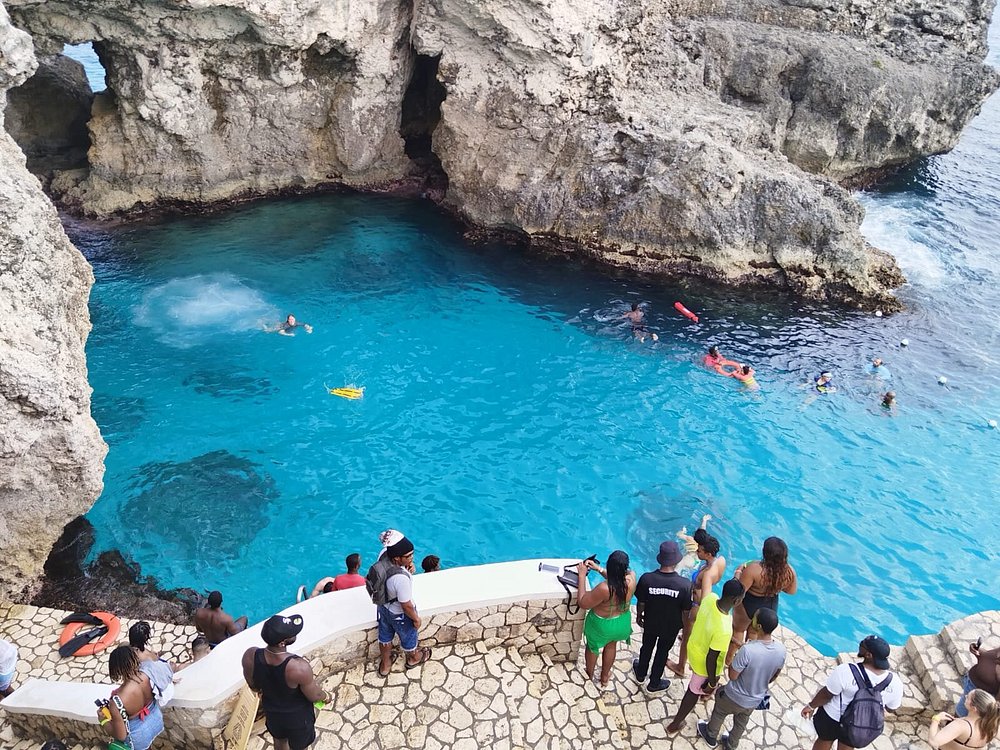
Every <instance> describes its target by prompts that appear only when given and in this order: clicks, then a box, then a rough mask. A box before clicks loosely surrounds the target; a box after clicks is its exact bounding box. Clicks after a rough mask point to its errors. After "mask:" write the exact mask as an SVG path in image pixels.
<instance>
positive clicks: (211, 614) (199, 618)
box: [194, 591, 247, 648]
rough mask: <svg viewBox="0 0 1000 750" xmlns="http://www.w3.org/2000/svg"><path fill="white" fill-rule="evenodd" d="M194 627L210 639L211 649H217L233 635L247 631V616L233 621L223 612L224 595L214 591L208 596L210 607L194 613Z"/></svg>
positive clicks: (230, 616) (201, 608)
mask: <svg viewBox="0 0 1000 750" xmlns="http://www.w3.org/2000/svg"><path fill="white" fill-rule="evenodd" d="M194 626H195V627H196V628H198V632H199V633H202V634H204V636H205V637H206V638H207V639H208V646H209V648H215V647H216V646H218V645H219V644H220V643H222V642H223V641H224V640H226V638H228V637H229V636H231V635H236V634H237V633H239V632H241V631H243V630H246V627H247V618H246V615H243V616H242V617H238V618H237V619H235V620H234V619H233V617H232V615H229V614H226V613H225V612H224V611H223V610H222V593H221V592H219V591H213V592H211V593H210V594H209V595H208V606H207V607H200V608H199V609H196V610H195V611H194Z"/></svg>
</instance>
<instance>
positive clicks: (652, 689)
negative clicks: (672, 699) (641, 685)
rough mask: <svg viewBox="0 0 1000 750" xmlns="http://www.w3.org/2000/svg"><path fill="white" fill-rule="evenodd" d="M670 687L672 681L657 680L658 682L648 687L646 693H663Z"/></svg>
mask: <svg viewBox="0 0 1000 750" xmlns="http://www.w3.org/2000/svg"><path fill="white" fill-rule="evenodd" d="M668 687H670V680H664V679H662V678H661V679H659V680H657V681H656V682H651V683H649V684H648V685H646V692H647V693H662V692H663V691H664V690H666V689H667V688H668Z"/></svg>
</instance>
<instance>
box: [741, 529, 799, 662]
mask: <svg viewBox="0 0 1000 750" xmlns="http://www.w3.org/2000/svg"><path fill="white" fill-rule="evenodd" d="M735 577H736V578H739V579H740V583H742V584H743V587H744V588H745V589H746V595H745V596H744V597H743V601H742V602H740V603H739V604H738V605H736V607H735V608H734V609H733V640H732V642H731V643H730V644H729V653H728V654H727V655H726V664H727V665H728V664H731V663H732V661H733V656H735V655H736V652H737V651H738V650H739V648H740V646H742V645H743V643H744V642H745V641H746V635H747V630H748V629H749V627H750V621H751V620H752V619H753V616H754V614H756V612H757V610H758V609H761V608H763V607H767V608H768V609H773V610H774V611H775V612H777V611H778V595H779V594H782V593H785V594H794V593H795V592H796V591H797V590H798V587H799V580H798V577H797V576H796V575H795V568H793V567H792V566H791V565H789V564H788V545H787V544H785V542H784V541H783V540H782V539H779V538H778V537H776V536H769V537H768V538H767V539H765V540H764V549H763V550H762V552H761V559H760V560H754V561H753V562H748V563H745V564H743V565H741V566H740V567H739V568H737V569H736V573H735Z"/></svg>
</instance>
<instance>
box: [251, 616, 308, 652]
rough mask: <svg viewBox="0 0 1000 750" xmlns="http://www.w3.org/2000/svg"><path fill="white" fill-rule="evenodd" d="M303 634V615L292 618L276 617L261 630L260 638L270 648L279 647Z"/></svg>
mask: <svg viewBox="0 0 1000 750" xmlns="http://www.w3.org/2000/svg"><path fill="white" fill-rule="evenodd" d="M301 632H302V616H301V615H292V616H291V617H283V616H282V615H275V616H274V617H272V618H270V619H269V620H268V621H267V622H265V623H264V627H263V628H261V630H260V637H261V638H263V639H264V643H266V644H267V645H268V646H277V645H278V644H279V643H281V642H282V641H287V640H288V639H289V638H294V637H295V636H297V635H298V634H299V633H301Z"/></svg>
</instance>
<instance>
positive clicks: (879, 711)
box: [840, 664, 892, 748]
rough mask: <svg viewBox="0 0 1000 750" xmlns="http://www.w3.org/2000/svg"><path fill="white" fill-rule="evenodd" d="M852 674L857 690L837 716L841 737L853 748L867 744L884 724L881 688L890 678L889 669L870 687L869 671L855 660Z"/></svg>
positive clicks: (883, 687) (887, 683) (883, 688)
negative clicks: (838, 717)
mask: <svg viewBox="0 0 1000 750" xmlns="http://www.w3.org/2000/svg"><path fill="white" fill-rule="evenodd" d="M851 674H853V675H854V682H855V683H856V684H857V686H858V692H856V693H855V694H854V697H853V698H852V699H851V702H850V703H848V704H847V708H845V709H844V713H843V714H842V715H841V717H840V728H841V731H842V734H841V739H842V740H843V741H844V742H845V743H846V744H848V745H850V746H851V747H854V748H861V747H868V745H870V744H871V743H872V742H874V741H875V738H876V737H879V736H881V734H882V730H883V729H884V728H885V707H884V706H883V705H882V691H883V690H885V689H886V688H887V687H889V683H890V682H892V672H890V673H889V674H888V675H886V678H885V679H884V680H882V682H880V683H879V684H878V685H876V686H875V687H872V683H871V680H869V679H868V673H867V672H865V670H864V669H862V668H861V667H860V666H858V665H857V664H851Z"/></svg>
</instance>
